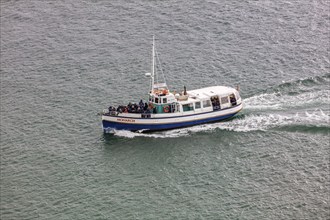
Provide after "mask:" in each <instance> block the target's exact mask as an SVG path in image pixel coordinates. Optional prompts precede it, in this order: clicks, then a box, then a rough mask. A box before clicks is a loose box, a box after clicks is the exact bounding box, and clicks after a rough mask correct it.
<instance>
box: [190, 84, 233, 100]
mask: <svg viewBox="0 0 330 220" xmlns="http://www.w3.org/2000/svg"><path fill="white" fill-rule="evenodd" d="M234 92H235V89H234V88H230V87H226V86H212V87H206V88H202V89H195V90H190V91H187V93H188V94H189V96H190V97H197V98H199V99H203V98H208V97H211V96H214V95H220V96H221V95H229V94H230V93H234Z"/></svg>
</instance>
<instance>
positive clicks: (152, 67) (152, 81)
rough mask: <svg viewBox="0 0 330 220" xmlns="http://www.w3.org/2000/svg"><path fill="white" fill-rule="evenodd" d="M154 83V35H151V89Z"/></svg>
mask: <svg viewBox="0 0 330 220" xmlns="http://www.w3.org/2000/svg"><path fill="white" fill-rule="evenodd" d="M154 84H155V35H154V36H152V66H151V90H152V91H153V89H154Z"/></svg>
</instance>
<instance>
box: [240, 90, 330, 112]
mask: <svg viewBox="0 0 330 220" xmlns="http://www.w3.org/2000/svg"><path fill="white" fill-rule="evenodd" d="M329 93H330V92H329V90H321V91H316V92H307V93H301V94H298V95H295V96H289V95H282V94H281V93H279V92H278V93H271V94H261V95H257V96H253V97H250V98H246V99H244V108H245V109H285V108H291V107H299V106H302V105H306V104H317V103H325V104H330V94H329Z"/></svg>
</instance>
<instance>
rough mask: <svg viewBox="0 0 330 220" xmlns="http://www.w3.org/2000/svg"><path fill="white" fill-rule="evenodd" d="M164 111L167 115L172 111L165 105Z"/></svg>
mask: <svg viewBox="0 0 330 220" xmlns="http://www.w3.org/2000/svg"><path fill="white" fill-rule="evenodd" d="M163 110H164V112H165V113H168V112H169V111H170V107H169V106H168V105H165V106H164V108H163Z"/></svg>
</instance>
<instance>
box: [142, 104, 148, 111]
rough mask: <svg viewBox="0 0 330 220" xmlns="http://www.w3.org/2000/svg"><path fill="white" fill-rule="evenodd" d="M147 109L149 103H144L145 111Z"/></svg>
mask: <svg viewBox="0 0 330 220" xmlns="http://www.w3.org/2000/svg"><path fill="white" fill-rule="evenodd" d="M147 109H148V104H147V103H144V108H143V110H144V111H147Z"/></svg>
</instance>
